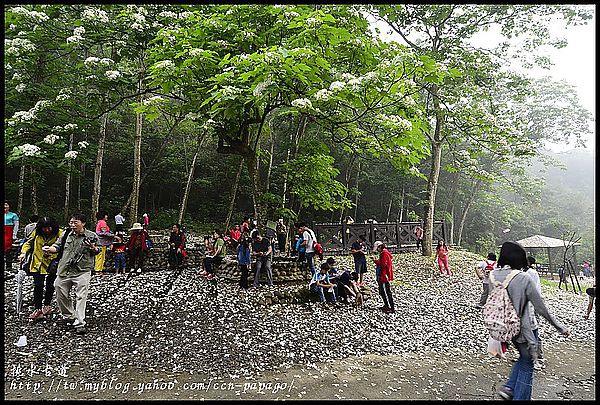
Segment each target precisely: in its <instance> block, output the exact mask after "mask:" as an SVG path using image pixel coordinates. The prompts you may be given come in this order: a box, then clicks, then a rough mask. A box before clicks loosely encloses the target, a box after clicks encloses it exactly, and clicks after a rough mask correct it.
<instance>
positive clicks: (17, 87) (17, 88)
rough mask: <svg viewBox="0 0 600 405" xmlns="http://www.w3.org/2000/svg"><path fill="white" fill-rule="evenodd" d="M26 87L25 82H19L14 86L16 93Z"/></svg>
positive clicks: (21, 91)
mask: <svg viewBox="0 0 600 405" xmlns="http://www.w3.org/2000/svg"><path fill="white" fill-rule="evenodd" d="M26 88H27V85H26V84H25V83H19V84H17V85H16V86H15V90H16V91H17V93H23V92H24V91H25V89H26Z"/></svg>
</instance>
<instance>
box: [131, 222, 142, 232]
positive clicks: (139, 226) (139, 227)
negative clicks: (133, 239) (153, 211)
mask: <svg viewBox="0 0 600 405" xmlns="http://www.w3.org/2000/svg"><path fill="white" fill-rule="evenodd" d="M142 229H144V228H143V227H142V224H140V223H139V222H136V223H134V224H133V227H132V228H131V229H129V230H130V231H141V230H142Z"/></svg>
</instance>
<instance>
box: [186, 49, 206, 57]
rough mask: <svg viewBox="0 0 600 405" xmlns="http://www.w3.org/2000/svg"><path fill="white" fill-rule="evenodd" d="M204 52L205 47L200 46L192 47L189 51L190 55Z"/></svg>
mask: <svg viewBox="0 0 600 405" xmlns="http://www.w3.org/2000/svg"><path fill="white" fill-rule="evenodd" d="M202 52H204V49H200V48H194V49H190V51H189V53H190V55H191V56H193V57H195V56H198V55H200V54H201V53H202Z"/></svg>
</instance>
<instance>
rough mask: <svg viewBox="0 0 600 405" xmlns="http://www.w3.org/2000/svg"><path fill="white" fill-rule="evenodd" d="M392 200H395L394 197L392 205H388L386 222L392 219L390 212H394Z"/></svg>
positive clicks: (391, 198)
mask: <svg viewBox="0 0 600 405" xmlns="http://www.w3.org/2000/svg"><path fill="white" fill-rule="evenodd" d="M392 201H394V198H393V197H390V205H389V206H388V212H387V217H385V222H389V221H390V212H392Z"/></svg>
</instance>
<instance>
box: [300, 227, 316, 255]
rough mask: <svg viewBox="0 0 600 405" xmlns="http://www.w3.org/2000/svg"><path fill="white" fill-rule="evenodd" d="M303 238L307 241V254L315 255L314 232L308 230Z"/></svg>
mask: <svg viewBox="0 0 600 405" xmlns="http://www.w3.org/2000/svg"><path fill="white" fill-rule="evenodd" d="M302 238H303V239H304V240H305V241H306V253H314V251H315V249H314V247H313V244H314V241H315V239H314V238H313V233H312V230H310V229H307V230H306V231H304V232H303V233H302Z"/></svg>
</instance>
